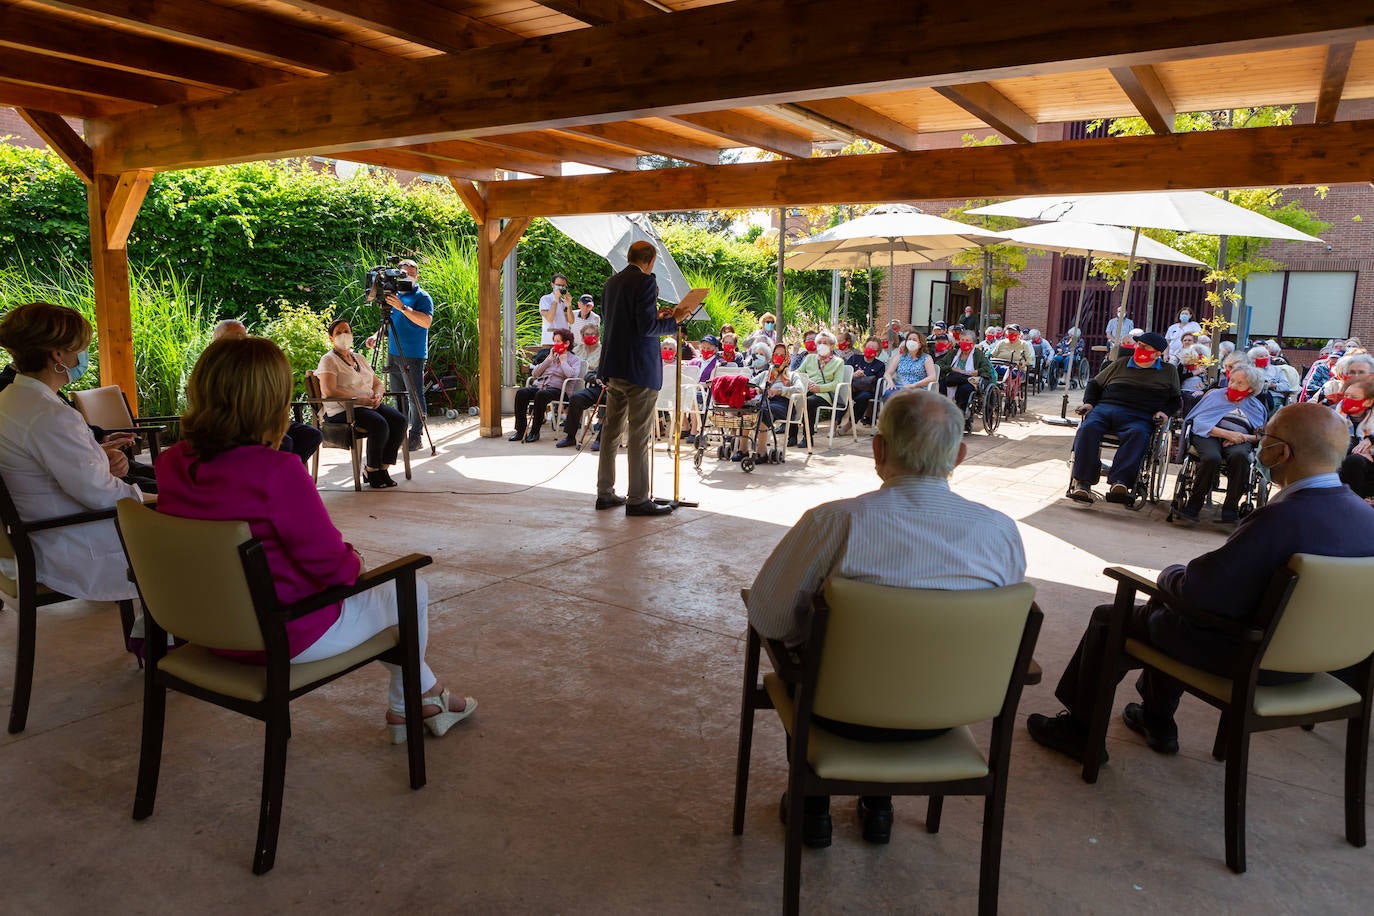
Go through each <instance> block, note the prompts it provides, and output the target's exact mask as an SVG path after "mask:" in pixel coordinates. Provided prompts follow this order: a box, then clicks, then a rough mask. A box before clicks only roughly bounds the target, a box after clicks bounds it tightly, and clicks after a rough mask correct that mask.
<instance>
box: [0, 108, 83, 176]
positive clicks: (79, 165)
mask: <svg viewBox="0 0 1374 916" xmlns="http://www.w3.org/2000/svg"><path fill="white" fill-rule="evenodd" d="M16 110H17V111H18V112H19V117H21V118H23V119H24V121H25V123H27V124H28V125H29V126H30V127H32V128H33V129H34V131H36V132H37V134H38V136H40V137H42V138H43V141H44V142H45V143H47V144H48V146H50V147H52V151H53V152H54V153H57V155H58V156H61V157H62V161H63V162H65V163H67V165H68V166H69V167H70V168H71V170H72V171H73V172H75V173H76V174H77V175H79V176H81V180H82V181H84V182H86V184H90V183H91V182H92V181H94V180H95V159H94V157H93V156H92V155H91V148H90V147H89V146H87V145H86V141H85V140H82V139H81V135H80V134H78V133H77V132H76V131H74V130H72V128H71V125H69V124H68V123H67V122H66V121H64V120H63V119H62V116H61V115H56V114H53V113H52V112H51V111H38V110H36V109H33V108H19V109H16Z"/></svg>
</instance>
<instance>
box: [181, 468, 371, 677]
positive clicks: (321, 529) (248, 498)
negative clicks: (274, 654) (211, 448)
mask: <svg viewBox="0 0 1374 916" xmlns="http://www.w3.org/2000/svg"><path fill="white" fill-rule="evenodd" d="M157 489H158V495H157V508H158V511H159V512H166V513H167V514H168V515H177V516H180V517H182V518H200V519H210V520H214V521H227V520H234V521H246V522H247V523H248V527H249V528H250V529H251V530H252V532H253V537H255V538H257V539H258V540H260V541H262V545H263V548H264V549H265V550H266V553H267V563H268V566H269V567H270V568H271V570H272V578H273V579H274V580H275V581H276V585H277V597H278V598H280V599H281V600H282V601H283V602H292V601H297V600H299V599H301V598H305V597H306V596H308V595H311V594H314V593H315V592H317V591H319V590H320V589H323V588H327V587H328V586H331V585H351V584H352V583H353V582H355V581H357V578H358V573H359V571H360V569H361V567H362V563H361V561H360V560H359V558H358V555H357V554H356V553H354V551H353V546H352V545H351V544H348V543H346V542H345V541H344V539H343V535H342V534H340V533H339V529H338V528H335V527H334V522H333V521H332V520H331V519H330V518H329V513H328V512H327V511H325V508H324V503H323V502H322V501H321V500H320V494H319V492H318V491H316V489H315V484H314V481H312V480H311V479H310V474H309V473H308V472H307V471H306V470H305V466H304V465H303V464H301V460H300V459H299V458H297V457H296V456H295V455H294V454H292V453H291V452H281V451H277V450H276V449H272V448H268V447H267V446H265V445H243V446H239V447H238V448H235V449H231V450H230V451H227V452H224V453H223V454H221V455H218V456H216V457H215V458H214V459H213V460H211V461H207V462H198V461H197V460H196V457H195V454H194V453H193V452H192V451H191V448H190V445H189V443H187V442H178V443H177V444H176V445H175V446H173V447H172V448H169V449H167V450H166V451H164V452H163V453H162V454H161V455H159V456H158V459H157ZM338 619H339V605H338V604H331V605H328V606H326V607H323V608H321V609H320V610H318V611H313V612H311V613H309V614H306V615H305V616H304V617H301V618H300V619H298V620H293V621H291V622H289V623H287V625H286V638H287V642H288V643H289V645H290V647H291V656H292V657H293V658H294V657H295V656H297V655H299V654H300V653H301V652H303V651H304V650H305V649H307V648H309V647H310V646H311V645H312V644H313V643H314V642H315V641H316V640H317V639H319V638H320V637H321V636H322V635H323V634H324V632H325V630H328V629H329V628H330V627H331V626H333V625H334V622H335V621H336V620H338ZM220 654H223V655H229V656H231V657H234V658H242V659H244V660H248V661H261V660H262V654H261V653H246V652H223V653H220Z"/></svg>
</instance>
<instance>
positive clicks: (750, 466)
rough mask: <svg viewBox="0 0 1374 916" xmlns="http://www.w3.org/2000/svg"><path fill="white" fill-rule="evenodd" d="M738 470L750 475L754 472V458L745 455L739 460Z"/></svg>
mask: <svg viewBox="0 0 1374 916" xmlns="http://www.w3.org/2000/svg"><path fill="white" fill-rule="evenodd" d="M739 469H740V470H741V471H743V472H744V473H746V474H752V473H753V472H754V456H753V455H745V456H744V457H743V458H741V459H740V462H739Z"/></svg>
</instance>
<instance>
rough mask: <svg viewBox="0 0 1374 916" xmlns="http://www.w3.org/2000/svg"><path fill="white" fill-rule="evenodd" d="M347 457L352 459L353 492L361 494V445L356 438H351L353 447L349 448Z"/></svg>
mask: <svg viewBox="0 0 1374 916" xmlns="http://www.w3.org/2000/svg"><path fill="white" fill-rule="evenodd" d="M349 456H350V457H351V458H352V459H353V490H354V492H357V493H361V492H362V491H363V444H362V441H361V440H360V439H359V438H358V437H357V436H354V437H353V445H352V446H350V447H349Z"/></svg>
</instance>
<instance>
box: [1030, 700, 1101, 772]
mask: <svg viewBox="0 0 1374 916" xmlns="http://www.w3.org/2000/svg"><path fill="white" fill-rule="evenodd" d="M1026 731H1028V732H1030V736H1031V737H1032V738H1034V739H1035V743H1036V744H1039V745H1041V746H1042V747H1047V748H1049V749H1050V750H1052V751H1058V752H1059V753H1061V754H1064V755H1065V756H1067V757H1071V758H1073V759H1074V760H1077V761H1078V762H1079V763H1082V762H1083V761H1084V758H1086V757H1087V750H1088V747H1087V746H1088V727H1087V726H1086V725H1084V724H1083V723H1081V722H1079V721H1078V720H1077V719H1075V718H1074V717H1073V714H1072V713H1070V712H1068V711H1067V710H1066V711H1064V712H1061V713H1060V714H1059V715H1057V716H1055V717H1054V718H1050V717H1049V716H1042V715H1041V714H1040V713H1038V712H1033V713H1031V714H1030V715H1029V716H1028V717H1027V718H1026ZM1099 762H1100V763H1106V762H1107V749H1106V748H1103V749H1102V759H1101V761H1099Z"/></svg>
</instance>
